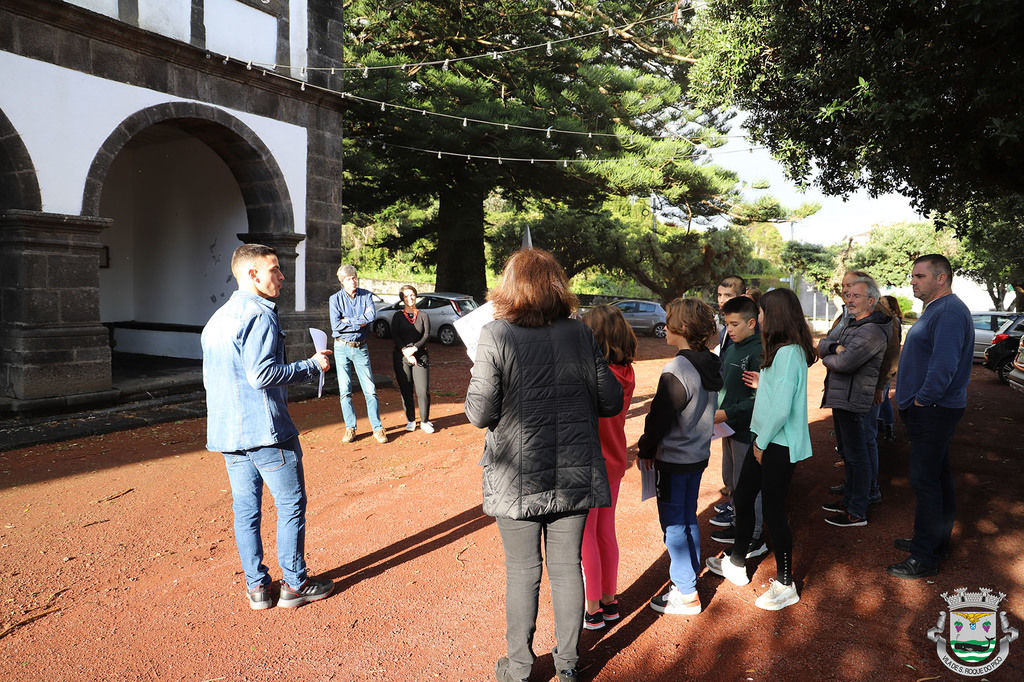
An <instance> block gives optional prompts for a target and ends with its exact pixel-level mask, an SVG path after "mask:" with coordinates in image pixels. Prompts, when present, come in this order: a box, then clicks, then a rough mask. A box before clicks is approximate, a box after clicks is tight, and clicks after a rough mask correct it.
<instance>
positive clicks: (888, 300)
mask: <svg viewBox="0 0 1024 682" xmlns="http://www.w3.org/2000/svg"><path fill="white" fill-rule="evenodd" d="M878 305H880V306H883V307H884V308H885V310H886V311H888V313H889V315H890V316H892V317H895V318H896V319H898V320H900V321H901V322H902V321H903V311H902V310H900V302H899V301H898V300H897V299H896V297H895V296H883V297H882V298H881V300H879V301H878Z"/></svg>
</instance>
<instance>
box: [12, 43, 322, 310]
mask: <svg viewBox="0 0 1024 682" xmlns="http://www.w3.org/2000/svg"><path fill="white" fill-rule="evenodd" d="M239 68H243V69H244V68H245V67H244V66H240V67H239ZM182 101H188V100H183V99H181V98H179V97H172V96H170V95H167V94H165V93H161V92H157V91H154V90H148V89H146V88H140V87H137V86H133V85H126V84H124V83H119V82H116V81H110V80H105V79H102V78H97V77H95V76H89V75H86V74H83V73H79V72H77V71H72V70H70V69H64V68H61V67H59V66H54V65H52V64H47V63H45V62H41V61H36V60H34V59H28V58H26V57H21V56H18V55H13V54H10V53H8V52H0V109H2V110H3V112H4V114H6V115H7V117H8V118H9V119H10V121H11V124H12V125H13V126H14V128H15V130H17V131H18V134H19V135H20V136H21V138H22V141H23V142H24V144H25V147H26V148H27V150H28V153H29V156H30V157H31V159H32V162H33V164H34V166H35V168H36V174H37V178H38V181H39V192H40V195H41V197H42V203H43V210H44V211H47V212H52V213H66V214H70V215H80V214H81V212H82V195H83V192H84V188H85V179H86V176H87V175H88V172H89V167H90V166H91V165H92V162H93V159H94V158H95V156H96V152H97V151H98V150H99V148H100V147H101V146H102V144H103V142H104V141H105V140H106V139H107V137H108V136H109V135H110V134H111V133H112V132H113V131H114V130H115V129H116V128H117V126H119V125H120V124H121V122H122V121H124V120H125V119H126V118H128V117H129V116H131V115H132V114H134V113H135V112H137V111H139V110H141V109H145V108H147V107H151V106H154V105H157V104H162V103H165V102H182ZM221 108H222V109H223V110H224V111H227V112H228V113H229V114H231V115H232V116H235V117H236V118H238V119H239V120H240V121H242V122H243V123H244V124H245V125H247V126H248V127H249V128H250V129H252V131H253V132H254V133H255V134H256V135H257V136H258V137H259V138H260V139H261V140H262V141H263V143H264V144H265V145H266V146H267V148H268V149H269V150H270V152H271V154H273V156H274V158H275V160H276V161H277V163H278V165H279V166H280V168H281V172H282V173H283V175H284V179H285V182H286V184H287V186H288V192H289V194H290V197H291V202H292V210H293V215H294V221H295V231H296V232H300V233H305V231H306V154H307V138H308V135H307V131H306V129H305V128H303V127H301V126H296V125H292V124H290V123H284V122H281V121H276V120H274V119H271V118H266V117H263V116H255V115H253V114H248V113H245V112H241V111H236V110H233V109H229V108H227V107H221ZM294 286H295V308H296V310H300V311H302V310H305V309H306V293H305V257H304V251H300V257H299V259H298V261H297V262H296V282H295V283H294ZM317 305H319V302H318V303H317Z"/></svg>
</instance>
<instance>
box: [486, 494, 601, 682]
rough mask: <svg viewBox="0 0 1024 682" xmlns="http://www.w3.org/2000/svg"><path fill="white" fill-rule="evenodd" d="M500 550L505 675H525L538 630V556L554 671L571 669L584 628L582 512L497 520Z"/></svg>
mask: <svg viewBox="0 0 1024 682" xmlns="http://www.w3.org/2000/svg"><path fill="white" fill-rule="evenodd" d="M496 521H497V524H498V532H499V533H500V534H501V544H502V545H503V546H504V548H505V640H506V644H507V646H508V661H509V665H508V672H509V675H510V676H511V677H512V678H513V679H517V680H519V679H525V678H527V677H529V676H530V670H531V669H532V668H533V661H534V659H535V658H536V656H534V654H533V634H534V631H536V629H537V600H538V597H539V596H540V578H541V573H542V571H543V568H542V559H541V552H540V544H541V539H543V540H544V559H543V561H544V562H546V563H547V566H548V582H549V583H550V584H551V603H552V606H553V607H554V612H555V640H556V641H557V642H558V645H557V646H556V647H555V649H554V650H553V651H552V652H551V653H552V655H553V656H554V660H555V670H568V669H570V668H575V667H576V663H577V661H578V660H579V641H580V631H581V630H582V629H583V610H584V602H583V596H584V595H583V570H582V569H581V568H580V561H581V554H580V548H581V547H582V545H583V528H584V526H585V525H586V523H587V512H586V511H583V512H574V513H569V514H549V515H547V516H539V517H536V518H533V519H524V520H521V521H517V520H514V519H504V518H498V519H496Z"/></svg>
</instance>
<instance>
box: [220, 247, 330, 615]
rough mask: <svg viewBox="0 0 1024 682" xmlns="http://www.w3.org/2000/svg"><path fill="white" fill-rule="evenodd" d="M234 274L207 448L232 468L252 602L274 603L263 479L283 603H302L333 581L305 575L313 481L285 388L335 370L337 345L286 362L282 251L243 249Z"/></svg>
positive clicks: (259, 605)
mask: <svg viewBox="0 0 1024 682" xmlns="http://www.w3.org/2000/svg"><path fill="white" fill-rule="evenodd" d="M231 272H232V274H233V275H234V277H235V280H236V281H237V282H238V291H236V292H234V293H233V294H232V295H231V298H230V299H228V301H227V302H226V303H225V304H224V305H223V306H221V307H220V309H219V310H217V312H215V313H214V314H213V316H212V317H211V318H210V321H209V322H207V323H206V327H205V328H203V335H202V344H203V385H204V386H205V387H206V408H207V419H206V428H207V442H206V448H207V449H208V450H211V451H213V452H221V453H223V454H224V461H225V464H226V465H227V470H228V479H229V481H230V483H231V496H232V499H233V500H234V503H233V505H232V506H233V509H234V514H235V543H236V544H237V545H238V555H239V557H240V558H241V560H242V569H243V570H244V571H245V582H246V586H247V589H248V597H249V606H250V607H252V608H253V609H266V608H270V607H271V606H273V602H272V601H271V595H270V582H271V581H270V575H269V573H268V572H267V567H266V566H264V565H263V542H262V539H261V538H260V501H261V498H262V495H263V484H264V483H266V484H267V487H268V488H269V489H270V494H271V495H273V497H274V505H275V506H276V507H277V558H278V562H279V563H280V565H281V572H282V574H283V580H282V581H281V595H280V598H279V599H278V606H283V607H294V606H301V605H302V604H305V603H306V602H310V601H316V600H317V599H323V598H324V597H326V596H328V595H329V594H330V593H331V592H332V591H333V589H334V583H333V582H331V581H329V580H314V579H312V578H309V577H308V575H307V574H306V561H305V556H304V555H305V539H306V485H305V481H304V478H303V473H302V449H301V447H300V446H299V431H298V429H297V428H296V427H295V424H294V423H293V422H292V419H291V416H290V415H289V414H288V390H287V388H286V386H287V385H288V384H290V383H295V382H299V381H310V380H312V379H314V378H319V376H320V373H321V372H323V371H326V370H327V369H328V368H329V367H330V361H329V360H328V357H327V356H328V355H330V354H331V351H328V350H324V351H320V352H318V353H317V354H316V355H314V356H313V357H311V358H309V359H307V360H301V361H299V362H293V363H286V362H285V358H284V332H283V331H281V324H280V322H279V321H278V319H277V306H276V305H274V303H273V302H272V301H271V299H274V298H277V297H278V296H279V295H280V294H281V288H282V284H283V283H284V274H282V272H281V266H280V265H279V264H278V260H277V253H276V252H275V251H274V249H272V248H270V247H269V246H263V245H262V244H244V245H242V246H240V247H238V248H237V249H235V253H234V255H233V256H232V257H231Z"/></svg>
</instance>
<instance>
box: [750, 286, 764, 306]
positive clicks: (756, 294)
mask: <svg viewBox="0 0 1024 682" xmlns="http://www.w3.org/2000/svg"><path fill="white" fill-rule="evenodd" d="M747 296H748V297H749V298H750V300H752V301H753V302H754V303H755V304H757V303H758V301H760V300H761V290H760V289H758V288H757V287H750V288H749V289H747Z"/></svg>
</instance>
